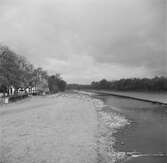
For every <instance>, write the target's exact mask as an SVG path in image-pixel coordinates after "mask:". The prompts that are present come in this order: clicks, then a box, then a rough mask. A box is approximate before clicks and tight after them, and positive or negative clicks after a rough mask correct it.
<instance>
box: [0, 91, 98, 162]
mask: <svg viewBox="0 0 167 163" xmlns="http://www.w3.org/2000/svg"><path fill="white" fill-rule="evenodd" d="M0 107H1V108H0V163H95V162H97V152H96V133H97V113H96V110H95V107H94V103H92V101H91V99H90V98H89V97H87V96H84V95H76V94H58V95H53V96H45V97H33V98H29V99H27V100H24V101H22V102H17V103H13V104H9V105H6V106H0Z"/></svg>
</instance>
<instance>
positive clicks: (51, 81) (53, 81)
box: [48, 74, 66, 93]
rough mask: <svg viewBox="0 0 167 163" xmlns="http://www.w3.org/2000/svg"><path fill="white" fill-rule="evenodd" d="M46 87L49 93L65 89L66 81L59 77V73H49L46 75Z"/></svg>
mask: <svg viewBox="0 0 167 163" xmlns="http://www.w3.org/2000/svg"><path fill="white" fill-rule="evenodd" d="M48 87H49V90H50V92H51V93H57V92H58V91H64V90H65V88H66V82H65V81H64V80H63V79H62V78H61V77H60V75H59V74H56V75H51V76H49V77H48Z"/></svg>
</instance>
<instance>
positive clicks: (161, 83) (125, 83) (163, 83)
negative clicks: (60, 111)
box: [90, 77, 167, 91]
mask: <svg viewBox="0 0 167 163" xmlns="http://www.w3.org/2000/svg"><path fill="white" fill-rule="evenodd" d="M90 87H91V88H93V89H108V90H119V91H167V77H154V78H152V79H148V78H143V79H137V78H131V79H120V80H116V81H107V80H105V79H103V80H101V81H99V82H92V83H91V85H90Z"/></svg>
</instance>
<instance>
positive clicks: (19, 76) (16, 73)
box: [0, 45, 66, 93]
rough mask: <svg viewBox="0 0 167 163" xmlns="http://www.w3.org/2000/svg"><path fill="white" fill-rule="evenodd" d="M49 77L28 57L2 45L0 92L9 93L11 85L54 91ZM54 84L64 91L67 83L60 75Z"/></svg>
mask: <svg viewBox="0 0 167 163" xmlns="http://www.w3.org/2000/svg"><path fill="white" fill-rule="evenodd" d="M49 79H50V76H49V75H48V73H47V72H46V71H44V70H43V69H42V68H34V66H33V65H32V64H31V63H29V62H28V61H27V60H26V58H24V57H22V56H20V55H17V54H16V53H14V52H13V51H12V50H10V49H9V48H8V47H6V46H1V45H0V92H6V93H8V89H9V88H10V87H14V88H15V89H18V88H24V89H25V88H32V87H35V88H36V89H37V90H38V91H44V92H48V91H49V90H50V91H51V92H52V90H51V87H49V86H50V83H48V82H49V81H50V80H49ZM48 84H49V85H48ZM52 85H56V86H54V87H58V91H64V89H65V85H66V83H65V81H64V80H62V79H61V78H60V76H59V78H58V79H57V82H54V83H53V84H52ZM49 88H50V89H49Z"/></svg>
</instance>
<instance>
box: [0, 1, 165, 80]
mask: <svg viewBox="0 0 167 163" xmlns="http://www.w3.org/2000/svg"><path fill="white" fill-rule="evenodd" d="M166 3H167V1H166V0H0V43H1V44H5V45H8V46H9V47H10V48H11V49H13V50H14V51H15V52H16V53H18V54H21V55H24V56H26V57H27V59H28V60H30V61H31V62H32V63H33V64H34V65H36V66H41V67H43V68H44V69H46V70H47V71H48V72H49V73H55V72H59V73H61V74H62V77H63V78H64V79H65V80H67V81H68V82H73V83H77V82H78V83H89V82H90V81H92V80H100V79H102V78H106V79H109V80H113V79H119V78H125V77H126V78H127V77H152V76H155V75H167V49H166V48H167V45H166V36H167V35H166V32H167V31H166V30H167V29H166V28H167V27H166V21H167V18H166V11H165V8H166Z"/></svg>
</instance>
